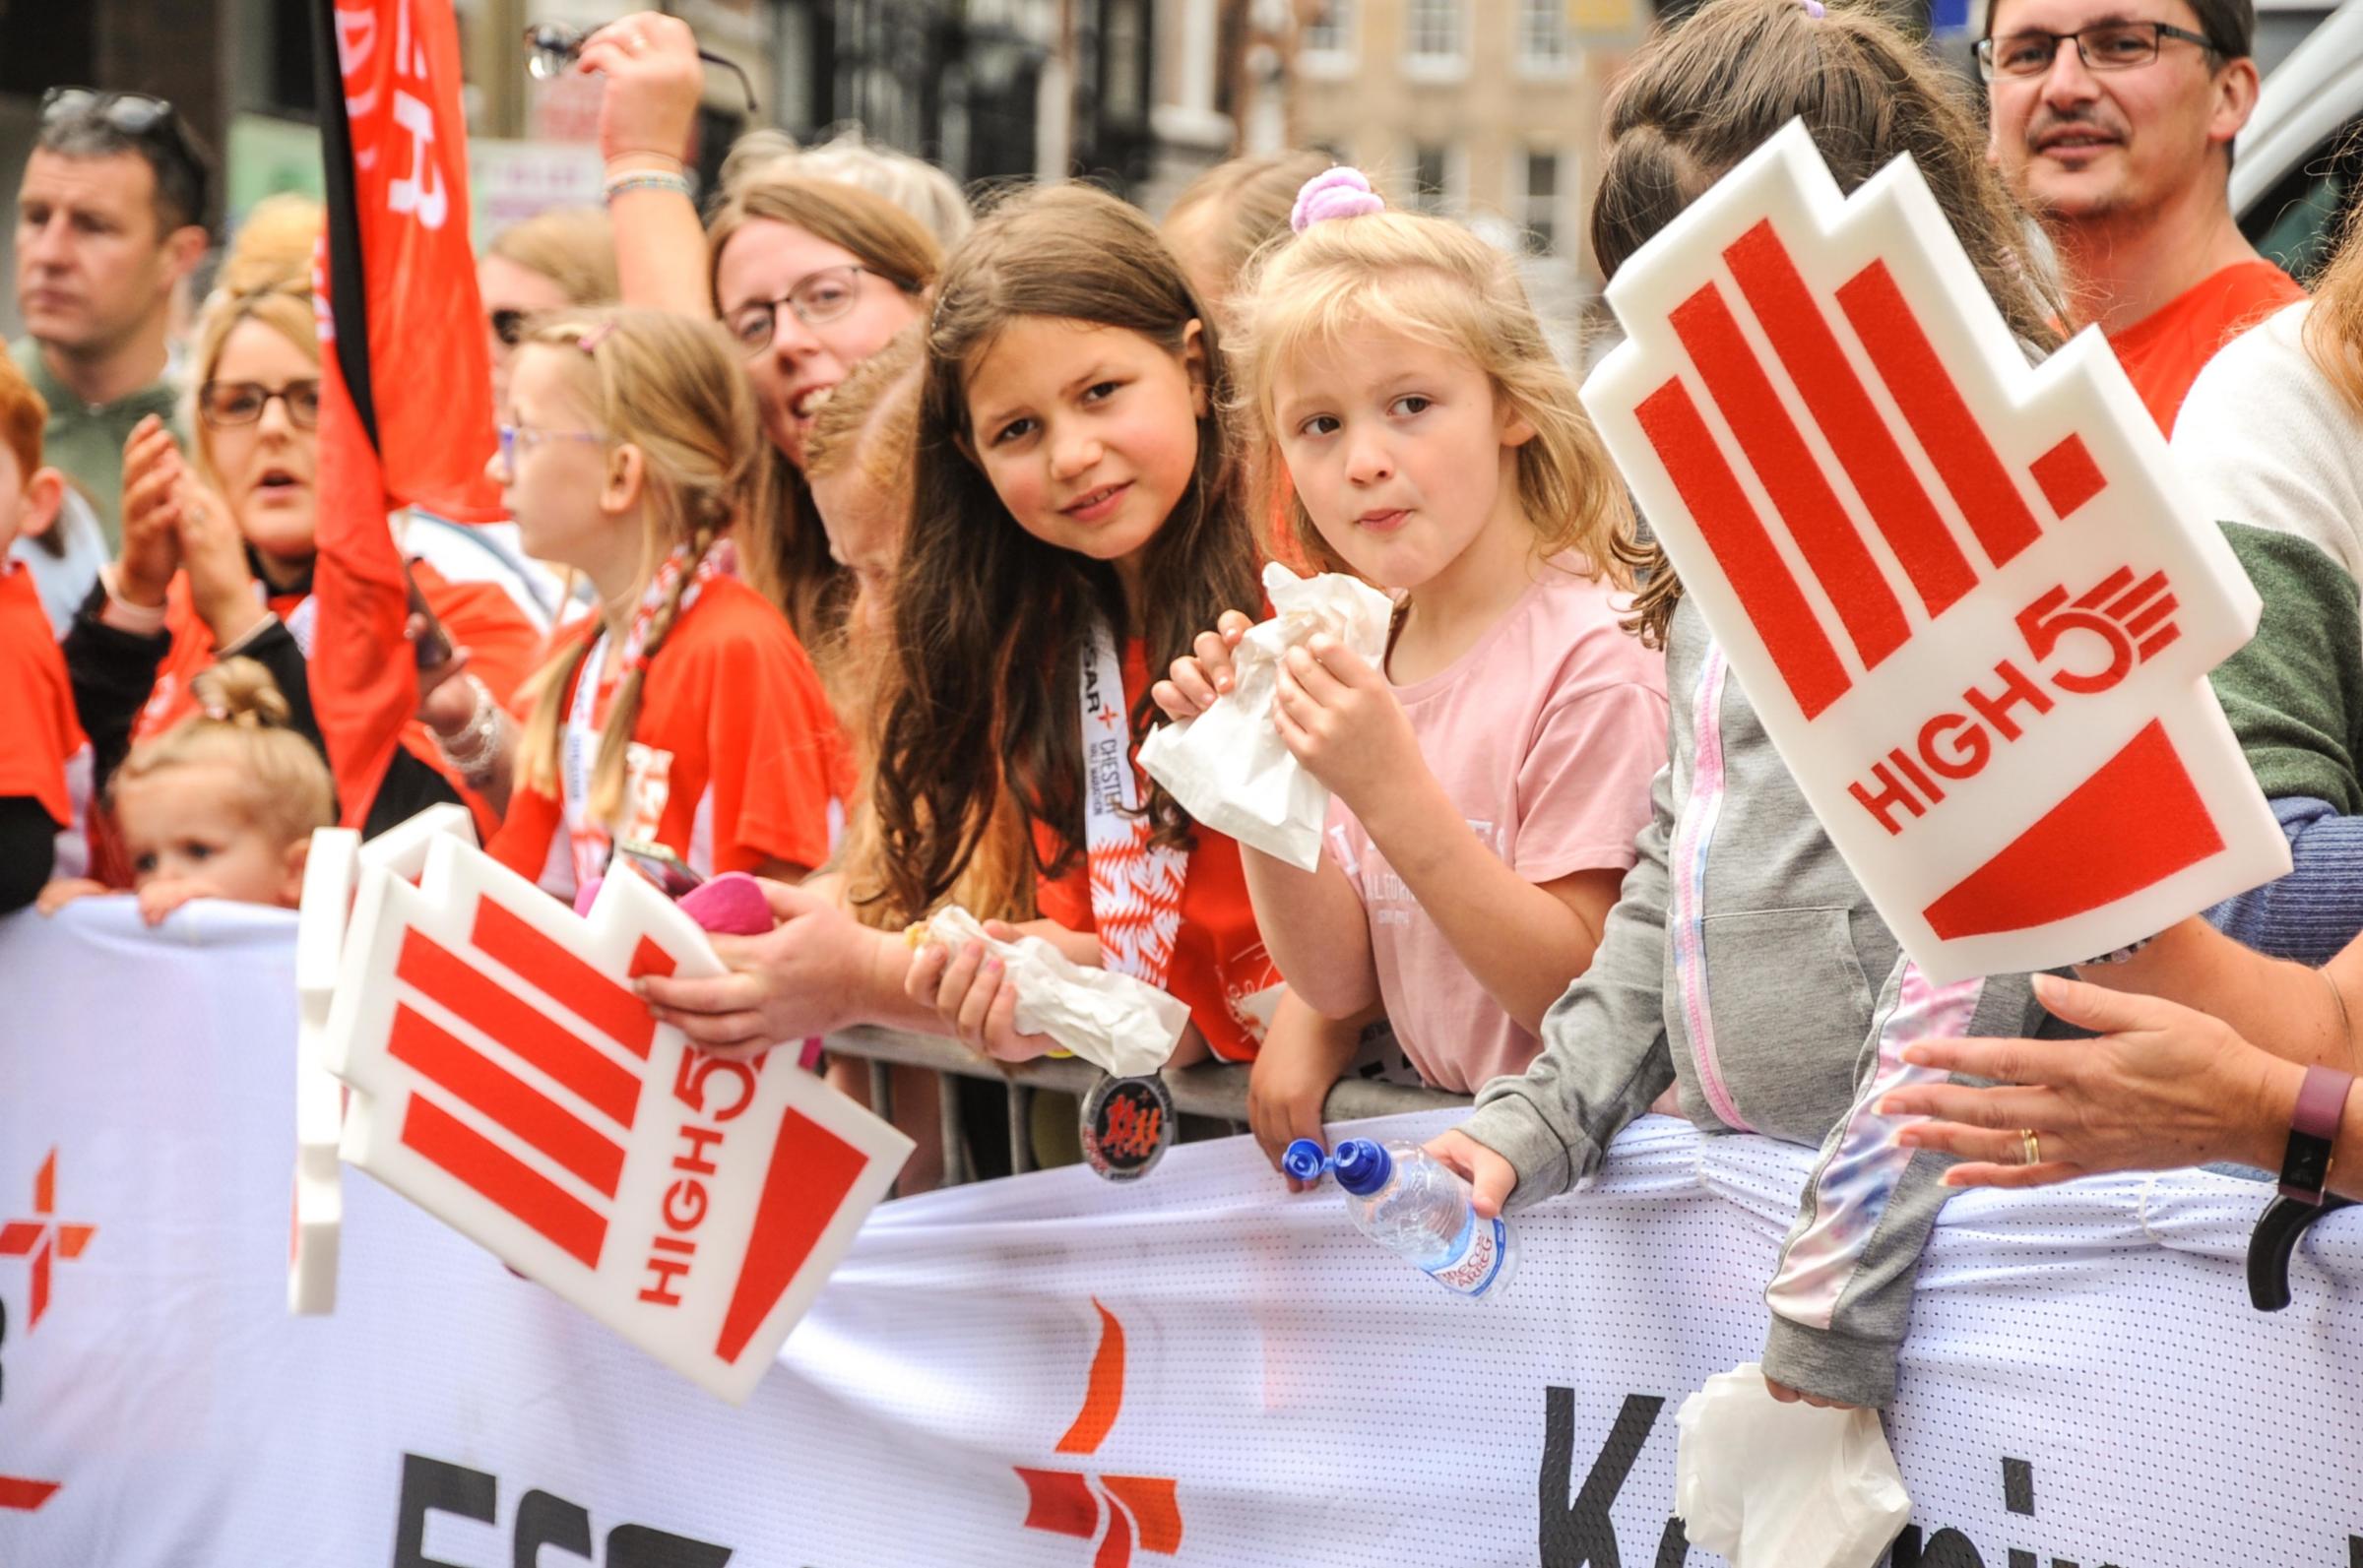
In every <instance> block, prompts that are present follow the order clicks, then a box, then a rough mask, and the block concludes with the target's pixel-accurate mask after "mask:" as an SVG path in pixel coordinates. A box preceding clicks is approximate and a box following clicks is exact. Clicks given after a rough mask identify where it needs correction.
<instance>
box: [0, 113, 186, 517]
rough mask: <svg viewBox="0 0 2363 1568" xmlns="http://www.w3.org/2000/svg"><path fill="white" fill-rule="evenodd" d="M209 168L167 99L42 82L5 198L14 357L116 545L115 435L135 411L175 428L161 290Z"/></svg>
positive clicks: (118, 454) (167, 288) (54, 445)
mask: <svg viewBox="0 0 2363 1568" xmlns="http://www.w3.org/2000/svg"><path fill="white" fill-rule="evenodd" d="M212 183H213V170H212V167H211V163H210V160H209V158H208V157H207V156H206V153H205V150H204V149H203V148H201V147H200V146H199V145H198V144H197V142H196V140H195V138H194V137H193V136H192V135H191V133H190V132H189V130H188V129H187V127H185V126H184V125H182V124H181V121H180V116H179V115H178V114H176V113H174V112H173V109H172V105H170V104H169V103H166V102H165V101H164V100H163V99H161V98H153V97H148V96H146V95H144V94H134V93H99V92H95V91H93V90H91V89H88V88H52V89H50V90H49V92H48V94H46V95H45V96H44V97H43V98H42V100H41V117H40V128H39V132H38V135H37V136H36V138H35V140H34V143H33V151H32V157H31V158H30V159H28V160H27V162H26V165H25V178H24V183H23V184H22V185H21V186H20V187H19V189H18V193H17V235H16V248H17V309H18V312H19V314H20V315H22V316H23V317H24V320H25V330H26V335H27V341H25V342H23V343H20V344H18V345H15V348H14V350H13V351H14V353H15V355H16V358H17V362H18V363H19V364H20V365H22V366H23V367H24V368H25V372H26V374H27V376H28V377H29V378H31V380H32V384H33V386H34V387H35V389H36V390H38V391H39V392H40V394H41V396H42V397H43V398H44V399H46V400H47V401H48V404H49V427H48V431H47V450H48V453H49V461H50V462H51V463H53V464H54V465H56V466H57V467H58V468H59V469H61V470H64V471H65V472H66V474H67V475H68V476H69V477H71V478H72V479H73V480H74V481H75V483H76V484H77V485H78V486H79V487H80V488H81V489H82V491H83V492H84V493H85V494H86V495H87V496H88V497H89V499H90V501H91V503H92V506H93V508H94V509H95V511H96V514H97V517H98V521H99V524H100V527H101V528H102V529H103V531H104V533H105V537H106V550H107V553H108V554H110V555H111V554H112V553H113V552H114V551H115V550H116V549H117V548H118V547H119V546H120V544H121V542H122V522H121V518H120V512H121V509H122V493H121V492H122V474H123V442H124V438H125V437H127V436H128V435H130V433H131V427H132V426H133V425H135V424H137V423H138V422H139V421H140V419H141V418H142V417H144V416H145V415H148V414H151V413H154V414H158V415H160V416H161V417H162V418H163V419H164V420H165V422H166V423H167V424H172V425H174V426H175V427H176V428H177V423H178V413H177V407H176V405H177V393H178V389H177V388H176V387H174V386H173V385H172V382H171V378H170V376H169V374H168V365H169V358H170V353H169V324H170V319H171V308H172V293H173V289H174V288H175V287H176V286H177V285H178V284H179V283H180V282H181V280H182V279H184V278H186V277H188V275H189V273H190V272H191V271H192V270H193V269H194V268H195V267H196V266H197V264H198V262H199V261H201V260H202V259H203V258H204V256H205V252H206V247H207V243H208V240H207V235H206V229H205V219H206V205H207V200H208V196H209V194H210V190H211V187H212Z"/></svg>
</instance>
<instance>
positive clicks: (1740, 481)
mask: <svg viewBox="0 0 2363 1568" xmlns="http://www.w3.org/2000/svg"><path fill="white" fill-rule="evenodd" d="M1608 299H1609V303H1610V304H1611V305H1612V306H1613V307H1614V308H1615V310H1616V313H1617V317H1618V319H1619V320H1620V321H1621V322H1622V323H1623V325H1624V327H1625V329H1626V332H1627V334H1628V341H1627V342H1626V343H1624V344H1623V345H1620V346H1619V347H1618V348H1617V349H1616V350H1615V351H1614V352H1612V353H1611V354H1610V355H1609V356H1608V357H1607V358H1606V359H1605V360H1604V361H1603V362H1602V363H1601V365H1600V367H1599V368H1598V369H1597V370H1596V371H1595V372H1594V373H1593V374H1592V376H1591V377H1590V378H1589V379H1588V380H1587V381H1586V382H1585V384H1584V389H1583V399H1584V403H1585V406H1586V407H1587V408H1589V409H1590V410H1591V414H1592V417H1593V419H1594V420H1595V421H1596V422H1597V423H1598V425H1599V427H1600V431H1601V434H1602V436H1603V437H1604V439H1605V440H1606V441H1607V443H1608V446H1609V450H1610V451H1611V452H1612V453H1613V454H1614V455H1615V457H1616V460H1617V463H1618V466H1619V467H1620V468H1621V469H1622V470H1624V473H1625V476H1626V479H1627V481H1628V482H1629V484H1630V485H1631V487H1632V490H1633V493H1634V494H1635V496H1636V497H1637V498H1638V499H1639V501H1640V504H1641V508H1642V511H1643V512H1644V514H1645V515H1646V516H1647V518H1648V520H1649V523H1650V526H1651V528H1652V529H1654V530H1655V532H1656V533H1657V535H1658V537H1659V539H1660V540H1662V541H1663V543H1664V546H1665V549H1666V553H1667V555H1668V556H1669V557H1670V558H1671V560H1672V561H1673V564H1674V567H1675V570H1676V571H1677V572H1679V573H1680V574H1681V577H1682V582H1683V586H1684V591H1685V592H1686V594H1688V595H1689V596H1692V597H1693V598H1695V599H1696V601H1697V604H1698V607H1699V609H1700V611H1701V612H1702V613H1703V614H1704V616H1705V618H1706V622H1707V625H1708V627H1709V628H1710V629H1711V630H1712V631H1713V633H1714V635H1715V638H1716V640H1717V642H1718V643H1719V644H1720V645H1721V646H1722V648H1723V650H1724V651H1725V653H1726V654H1727V656H1728V657H1729V659H1730V660H1731V665H1732V668H1733V669H1734V670H1735V671H1736V672H1737V673H1738V675H1739V677H1740V679H1741V682H1742V684H1743V685H1744V686H1745V688H1746V690H1747V693H1748V696H1749V699H1750V700H1751V701H1752V702H1753V703H1754V704H1755V706H1756V710H1757V712H1758V713H1760V714H1761V715H1762V717H1763V722H1764V727H1765V729H1766V730H1767V731H1768V732H1769V733H1770V735H1771V737H1772V739H1773V742H1774V743H1775V744H1776V745H1777V746H1778V747H1779V748H1780V754H1781V757H1782V759H1783V760H1784V761H1785V762H1786V763H1787V764H1788V766H1789V769H1790V771H1791V772H1792V773H1793V774H1795V775H1796V777H1797V780H1798V782H1799V784H1801V785H1802V786H1803V788H1804V791H1805V795H1806V798H1807V799H1808V800H1809V801H1811V802H1812V804H1813V807H1814V810H1815V812H1816V813H1817V814H1818V815H1819V816H1820V820H1821V824H1822V826H1823V827H1824V828H1825V829H1826V830H1827V831H1828V833H1829V836H1830V838H1831V840H1832V841H1833V842H1834V843H1835V844H1836V845H1837V847H1838V849H1839V851H1840V852H1841V853H1842V854H1843V855H1844V856H1845V858H1846V863H1847V865H1848V867H1849V868H1850V869H1851V870H1852V871H1853V873H1854V875H1855V877H1856V878H1857V879H1858V880H1859V881H1860V882H1861V883H1862V884H1863V887H1864V889H1865V890H1866V891H1867V892H1868V893H1869V894H1870V895H1871V897H1872V900H1873V901H1874V902H1875V903H1876V904H1877V905H1878V907H1879V909H1880V912H1881V914H1882V915H1883V916H1884V917H1885V919H1886V921H1887V923H1888V924H1889V925H1890V926H1891V927H1892V928H1893V929H1894V931H1895V933H1896V936H1897V937H1898V939H1899V940H1900V941H1901V942H1902V944H1903V948H1904V951H1905V952H1906V953H1908V954H1909V955H1910V956H1911V957H1912V959H1913V960H1914V961H1915V962H1916V963H1917V964H1918V965H1919V966H1920V967H1921V968H1922V969H1923V970H1924V971H1925V972H1927V974H1928V976H1929V978H1930V979H1931V980H1933V981H1935V982H1938V983H1946V982H1949V981H1951V980H1954V979H1960V978H1965V977H1967V976H1969V975H1972V974H1978V973H1997V972H2009V971H2019V970H2028V969H2036V968H2047V967H2052V966H2057V965H2061V964H2069V963H2075V962H2076V961H2079V960H2082V959H2086V958H2090V957H2093V956H2094V955H2096V954H2099V953H2103V952H2106V951H2108V950H2110V949H2113V948H2116V947H2120V946H2123V945H2125V944H2127V943H2129V942H2133V941H2137V940H2139V939H2140V938H2142V937H2145V936H2147V935H2149V934H2150V933H2152V932H2154V931H2156V930H2158V929H2160V928H2162V927H2163V926H2165V925H2168V924H2171V923H2172V922H2173V921H2175V920H2177V919H2179V918H2181V917H2183V916H2184V915H2187V914H2190V913H2191V912H2193V911H2194V910H2197V909H2204V908H2206V907H2207V906H2208V905H2210V904H2212V903H2214V902H2216V901H2218V900H2220V899H2224V898H2228V897H2230V896H2231V895H2233V894H2236V893H2240V892H2243V891H2245V890H2247V889H2249V888H2251V887H2254V886H2256V885H2257V884H2259V883H2261V882H2264V881H2267V880H2268V879H2270V878H2272V877H2275V876H2278V875H2280V874H2281V873H2283V872H2284V871H2286V870H2287V869H2288V867H2289V858H2288V849H2287V847H2286V845H2285V843H2284V841H2283V840H2282V837H2281V833H2280V830H2279V828H2278V827H2277V826H2276V824H2275V823H2274V821H2273V817H2272V813H2271V810H2270V808H2269V807H2268V806H2267V804H2266V801H2265V799H2264V796H2263V794H2262V793H2261V792H2260V790H2259V789H2258V787H2257V784H2256V782H2255V780H2254V778H2253V777H2252V776H2251V774H2250V772H2249V770H2248V767H2247V764H2246V763H2245V762H2244V761H2243V759H2242V757H2241V754H2240V748H2239V746H2238V744H2237V742H2236V741H2235V740H2234V738H2233V736H2232V733H2231V729H2230V726H2229V725H2228V724H2227V723H2226V722H2225V721H2224V717H2223V712H2222V709H2221V708H2220V707H2218V706H2217V704H2216V701H2215V698H2214V695H2213V693H2212V692H2211V691H2210V690H2209V688H2208V686H2207V684H2206V676H2207V672H2208V671H2209V670H2210V669H2212V668H2213V667H2214V666H2215V665H2216V664H2217V663H2218V662H2220V661H2221V660H2222V659H2224V658H2225V657H2227V656H2228V655H2230V654H2231V653H2232V652H2233V651H2234V650H2236V649H2238V648H2239V647H2240V646H2241V645H2242V644H2243V643H2245V642H2246V641H2247V640H2248V638H2249V637H2250V635H2251V634H2252V633H2253V632H2254V631H2255V628H2256V624H2257V615H2258V611H2259V607H2260V606H2259V602H2258V599H2257V596H2256V592H2255V590H2254V589H2253V588H2252V587H2251V586H2250V584H2249V582H2248V579H2247V577H2246V576H2245V575H2244V574H2243V573H2242V572H2241V570H2240V567H2239V565H2238V563H2237V562H2236V561H2235V560H2234V559H2233V557H2232V554H2231V551H2230V549H2229V548H2228V547H2227V546H2226V545H2225V544H2224V542H2223V540H2222V537H2221V535H2220V534H2219V533H2217V531H2216V529H2215V528H2214V527H2213V526H2212V525H2211V523H2210V522H2209V521H2208V520H2206V519H2204V518H2202V517H2199V516H2197V515H2195V514H2194V513H2193V512H2192V511H2191V510H2190V509H2189V507H2188V505H2187V503H2186V502H2185V500H2184V498H2183V495H2182V493H2181V491H2180V489H2179V487H2178V486H2177V485H2176V483H2175V480H2174V472H2173V468H2172V465H2171V462H2170V460H2169V458H2168V456H2167V451H2166V446H2165V443H2164V442H2163V441H2162V440H2161V439H2160V438H2159V436H2158V433H2157V430H2156V427H2155V426H2154V425H2153V424H2152V423H2151V422H2150V420H2149V418H2148V416H2147V415H2146V414H2145V413H2144V411H2143V409H2142V407H2141V404H2140V402H2139V399H2137V398H2136V397H2135V395H2134V392H2133V389H2132V387H2131V386H2130V385H2129V384H2128V383H2127V382H2126V379H2125V375H2124V372H2123V371H2122V370H2121V369H2120V368H2119V366H2118V364H2117V361H2116V359H2115V357H2114V356H2113V355H2112V354H2111V353H2110V352H2109V349H2108V345H2106V343H2104V342H2103V341H2102V339H2101V338H2100V336H2099V334H2098V333H2096V332H2086V333H2084V334H2082V335H2080V336H2079V337H2077V338H2076V340H2075V341H2074V342H2072V343H2071V344H2069V345H2067V346H2066V347H2065V348H2063V349H2062V350H2061V351H2060V352H2059V353H2057V354H2055V355H2053V356H2052V357H2051V358H2050V359H2049V360H2048V361H2047V362H2045V363H2044V364H2043V365H2041V366H2040V367H2039V368H2037V367H2030V366H2029V365H2028V363H2027V360H2026V356H2025V354H2024V353H2023V352H2022V351H2021V350H2020V348H2019V347H2018V345H2016V343H2015V342H2014V340H2013V339H2012V335H2011V333H2010V331H2009V330H2008V328H2007V327H2006V326H2005V325H2004V322H2003V319H2002V317H2001V316H2000V314H1999V313H1998V312H1997V311H1996V309H1995V307H1994V304H1993V302H1992V300H1991V299H1990V298H1989V297H1988V296H1987V294H1986V292H1985V289H1984V287H1983V285H1982V284H1981V282H1980V281H1979V279H1978V275H1977V272H1976V270H1975V269H1974V268H1973V267H1972V266H1971V265H1970V263H1969V260H1968V258H1967V256H1966V255H1965V254H1963V252H1962V250H1961V248H1960V244H1959V242H1958V241H1957V240H1956V239H1955V238H1954V236H1953V233H1952V231H1951V229H1950V227H1949V226H1948V223H1947V222H1946V220H1945V217H1944V215H1943V213H1942V212H1941V211H1940V210H1939V208H1938V206H1937V203H1936V199H1935V198H1934V197H1933V196H1931V195H1930V194H1929V191H1928V188H1927V186H1926V185H1925V184H1924V183H1923V182H1922V181H1921V178H1920V175H1919V172H1918V170H1917V169H1915V168H1914V167H1913V166H1912V165H1911V164H1910V163H1909V161H1908V160H1906V161H1898V162H1896V163H1895V164H1892V165H1890V166H1889V167H1887V168H1885V169H1883V170H1881V171H1880V172H1879V174H1878V175H1876V176H1875V177H1874V178H1872V179H1871V180H1869V181H1867V182H1866V183H1865V184H1864V186H1863V187H1862V189H1861V190H1860V191H1858V192H1857V193H1856V194H1855V195H1854V196H1853V197H1852V198H1851V199H1842V198H1841V197H1840V195H1839V193H1838V190H1837V186H1836V184H1835V182H1834V181H1833V180H1832V179H1831V177H1830V175H1829V173H1828V170H1827V169H1826V168H1825V167H1824V165H1823V164H1822V162H1821V159H1820V155H1819V154H1818V153H1817V151H1816V150H1815V147H1814V144H1813V141H1812V139H1811V137H1810V136H1809V135H1808V134H1807V132H1806V130H1805V128H1804V127H1803V125H1802V124H1796V123H1792V124H1791V125H1789V126H1788V127H1786V128H1785V129H1783V130H1782V131H1781V132H1780V133H1779V134H1778V135H1777V136H1775V137H1773V138H1772V139H1771V140H1770V141H1769V142H1767V143H1766V144H1765V145H1764V146H1763V147H1762V148H1760V149H1758V150H1757V151H1756V153H1755V154H1753V155H1752V156H1751V157H1749V158H1748V159H1747V160H1746V161H1744V162H1742V163H1741V164H1740V165H1739V166H1738V167H1737V168H1735V169H1734V170H1733V171H1732V172H1731V174H1730V175H1728V176H1727V177H1726V178H1724V179H1723V180H1722V181H1721V182H1720V183H1718V184H1717V185H1716V186H1715V187H1714V188H1713V189H1712V190H1711V191H1709V192H1708V193H1707V194H1706V195H1705V196H1704V197H1702V198H1700V199H1699V200H1698V201H1697V202H1696V203H1695V204H1693V205H1692V207H1691V208H1690V209H1689V210H1688V211H1687V212H1685V213H1684V214H1683V215H1682V216H1681V217H1680V218H1678V219H1676V220H1674V221H1673V222H1672V223H1670V224H1668V225H1667V227H1666V228H1665V230H1664V231H1663V232H1662V233H1660V234H1659V235H1657V236H1656V238H1654V239H1653V240H1651V241H1650V243H1649V244H1647V245H1646V246H1644V247H1642V249H1641V250H1640V251H1639V252H1637V253H1636V254H1635V255H1634V256H1633V258H1632V259H1631V260H1630V261H1629V262H1628V263H1627V264H1626V265H1625V267H1624V268H1622V269H1621V270H1620V271H1619V272H1618V274H1617V277H1616V281H1615V282H1613V283H1612V284H1610V286H1609V289H1608Z"/></svg>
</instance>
